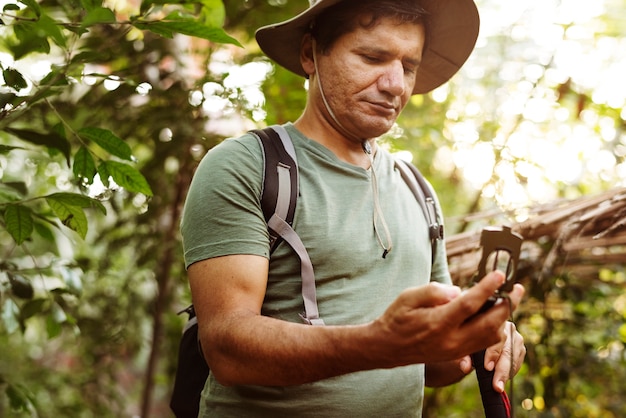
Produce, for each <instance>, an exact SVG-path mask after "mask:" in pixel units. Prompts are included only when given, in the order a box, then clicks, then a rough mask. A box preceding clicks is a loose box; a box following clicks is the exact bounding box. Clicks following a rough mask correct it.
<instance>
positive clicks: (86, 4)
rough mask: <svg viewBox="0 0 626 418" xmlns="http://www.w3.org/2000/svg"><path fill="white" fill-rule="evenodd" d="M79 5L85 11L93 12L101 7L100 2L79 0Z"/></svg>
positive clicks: (97, 0) (99, 0)
mask: <svg viewBox="0 0 626 418" xmlns="http://www.w3.org/2000/svg"><path fill="white" fill-rule="evenodd" d="M80 4H81V5H82V6H83V8H84V9H85V10H93V9H94V8H95V7H100V6H102V0H80Z"/></svg>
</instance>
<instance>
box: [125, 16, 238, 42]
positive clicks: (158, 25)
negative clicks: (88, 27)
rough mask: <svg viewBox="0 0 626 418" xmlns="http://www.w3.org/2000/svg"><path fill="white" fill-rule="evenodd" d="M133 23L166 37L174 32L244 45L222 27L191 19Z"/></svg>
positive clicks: (139, 27)
mask: <svg viewBox="0 0 626 418" xmlns="http://www.w3.org/2000/svg"><path fill="white" fill-rule="evenodd" d="M133 25H134V26H135V27H137V28H138V29H142V30H149V31H151V32H154V33H156V34H157V35H160V36H163V37H166V38H172V37H173V36H174V33H180V34H183V35H188V36H193V37H196V38H201V39H206V40H209V41H212V42H217V43H221V44H233V45H236V46H239V47H242V45H241V44H240V43H239V41H237V40H236V39H235V38H233V37H231V36H229V35H228V34H226V32H224V30H223V29H222V28H216V27H213V26H207V25H204V24H202V23H199V22H197V21H195V20H191V19H188V20H169V21H168V20H166V19H164V20H157V21H151V22H145V21H144V22H141V21H135V22H133ZM242 48H243V47H242Z"/></svg>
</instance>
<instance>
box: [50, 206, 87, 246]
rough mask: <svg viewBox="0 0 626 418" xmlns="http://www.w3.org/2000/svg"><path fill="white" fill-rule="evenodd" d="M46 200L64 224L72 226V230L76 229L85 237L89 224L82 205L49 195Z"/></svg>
mask: <svg viewBox="0 0 626 418" xmlns="http://www.w3.org/2000/svg"><path fill="white" fill-rule="evenodd" d="M46 200H47V201H48V205H50V208H52V211H53V212H54V213H55V215H56V216H57V217H58V218H59V219H60V220H61V222H62V223H63V225H65V226H66V227H68V228H70V229H71V230H72V231H76V233H77V234H78V235H80V237H81V238H83V239H85V237H86V236H87V229H88V224H87V217H86V216H85V213H84V212H83V209H82V208H81V207H80V206H74V205H70V204H67V202H65V201H64V200H63V199H54V198H50V196H48V197H47V198H46Z"/></svg>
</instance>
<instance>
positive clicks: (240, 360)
mask: <svg viewBox="0 0 626 418" xmlns="http://www.w3.org/2000/svg"><path fill="white" fill-rule="evenodd" d="M188 273H189V280H190V285H191V290H192V295H193V302H194V307H195V309H196V313H197V315H198V324H199V332H200V340H201V343H202V347H203V350H204V355H205V358H206V359H207V361H208V363H209V366H210V367H211V370H212V372H213V373H214V375H215V377H216V379H217V380H218V381H219V382H221V383H222V384H225V385H235V384H261V385H281V386H285V385H294V384H302V383H307V382H311V381H316V380H320V379H325V378H329V377H332V376H337V375H341V374H346V373H351V372H356V371H360V370H370V369H377V368H392V367H396V366H403V365H408V364H416V363H432V362H440V361H448V360H450V359H456V358H461V357H463V356H464V355H467V354H468V353H470V352H474V351H478V350H480V349H483V348H485V347H487V346H490V345H493V344H496V343H497V342H498V341H500V340H501V339H502V338H501V335H502V333H503V326H504V323H505V321H506V319H507V318H508V316H509V309H508V306H495V307H494V308H492V309H491V310H489V311H488V312H487V313H485V314H483V315H479V316H477V317H475V318H473V319H472V320H470V321H467V322H466V321H465V319H466V318H468V317H470V316H471V315H472V314H473V313H474V312H476V311H478V309H479V308H480V306H481V305H482V304H483V302H484V301H485V300H486V299H487V298H488V297H489V296H490V295H491V294H493V292H494V291H495V290H496V289H497V288H498V287H499V286H500V284H501V283H502V281H503V279H504V278H503V276H502V275H501V274H499V273H493V274H490V275H489V276H486V278H485V279H484V280H482V281H481V282H480V284H478V285H476V286H474V287H472V288H471V289H470V290H468V291H466V292H464V293H463V294H461V292H460V290H459V289H458V288H456V287H453V286H444V285H439V284H429V285H427V286H423V287H419V288H411V289H407V290H406V291H404V292H402V293H401V294H400V295H399V296H398V298H397V299H396V300H395V301H394V302H393V303H392V304H391V305H390V306H389V307H388V308H387V310H386V311H385V313H384V314H383V315H382V316H381V317H380V318H378V319H377V320H375V321H372V322H370V323H367V324H361V325H353V326H311V325H304V324H296V323H290V322H286V321H281V320H278V319H274V318H270V317H266V316H262V315H261V305H262V303H263V298H264V296H265V288H266V285H267V273H268V260H267V259H265V258H264V257H260V256H252V255H231V256H224V257H217V258H213V259H209V260H204V261H200V262H197V263H194V264H192V265H191V266H190V267H189V270H188ZM522 295H523V288H522V287H521V286H518V287H517V288H516V289H515V290H514V291H513V292H512V293H511V300H512V302H513V306H514V307H515V306H517V304H518V303H519V301H520V299H521V297H522ZM364 347H367V349H364Z"/></svg>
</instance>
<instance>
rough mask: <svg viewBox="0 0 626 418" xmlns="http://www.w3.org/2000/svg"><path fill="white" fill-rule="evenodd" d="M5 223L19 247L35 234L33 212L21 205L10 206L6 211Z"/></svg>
mask: <svg viewBox="0 0 626 418" xmlns="http://www.w3.org/2000/svg"><path fill="white" fill-rule="evenodd" d="M4 223H5V227H6V229H7V231H8V233H9V234H11V236H12V237H13V239H14V240H15V242H16V243H17V245H21V244H22V243H23V242H24V241H26V240H27V239H29V238H30V236H31V235H32V233H33V216H32V211H31V210H30V209H29V208H28V207H26V206H23V205H20V204H10V205H8V206H7V208H6V210H5V211H4Z"/></svg>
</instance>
